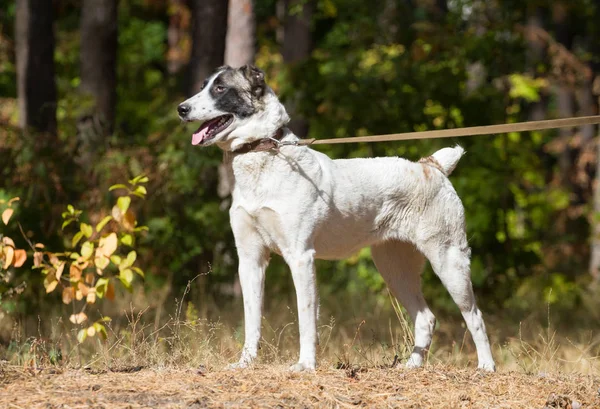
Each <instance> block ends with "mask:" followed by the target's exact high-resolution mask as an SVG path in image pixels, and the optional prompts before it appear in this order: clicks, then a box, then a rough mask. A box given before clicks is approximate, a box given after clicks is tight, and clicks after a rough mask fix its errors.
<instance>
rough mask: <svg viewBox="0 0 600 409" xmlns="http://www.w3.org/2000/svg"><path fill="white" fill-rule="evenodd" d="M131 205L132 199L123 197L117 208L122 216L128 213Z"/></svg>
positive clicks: (118, 200)
mask: <svg viewBox="0 0 600 409" xmlns="http://www.w3.org/2000/svg"><path fill="white" fill-rule="evenodd" d="M130 204H131V198H130V197H129V196H121V197H120V198H118V199H117V207H118V208H119V210H120V211H121V213H122V214H125V213H126V212H127V209H129V205H130Z"/></svg>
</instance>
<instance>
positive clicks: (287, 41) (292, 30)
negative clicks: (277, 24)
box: [280, 0, 315, 64]
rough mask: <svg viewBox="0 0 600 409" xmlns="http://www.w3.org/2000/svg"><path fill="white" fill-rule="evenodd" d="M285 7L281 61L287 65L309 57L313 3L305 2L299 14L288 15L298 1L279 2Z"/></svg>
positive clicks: (286, 0) (285, 0) (284, 0)
mask: <svg viewBox="0 0 600 409" xmlns="http://www.w3.org/2000/svg"><path fill="white" fill-rule="evenodd" d="M280 1H283V4H284V6H285V8H284V13H285V15H284V16H283V46H282V55H283V61H284V62H285V63H287V64H294V63H297V62H300V61H302V60H304V59H306V58H308V57H309V56H310V52H311V50H312V46H313V45H312V30H311V27H310V26H311V21H312V16H313V14H314V10H315V3H314V1H306V2H304V5H303V6H302V11H301V12H300V13H294V14H290V8H291V7H293V6H296V5H297V4H298V3H299V2H300V3H302V1H300V0H280Z"/></svg>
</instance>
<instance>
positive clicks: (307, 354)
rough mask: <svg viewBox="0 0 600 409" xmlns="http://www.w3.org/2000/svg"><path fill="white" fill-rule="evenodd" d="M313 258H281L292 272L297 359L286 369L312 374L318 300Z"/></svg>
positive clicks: (310, 252)
mask: <svg viewBox="0 0 600 409" xmlns="http://www.w3.org/2000/svg"><path fill="white" fill-rule="evenodd" d="M314 254H315V252H314V250H305V251H297V252H290V253H287V254H285V253H284V258H285V260H286V262H287V263H288V265H289V266H290V269H291V270H292V278H293V280H294V287H295V288H296V298H297V303H298V326H299V332H300V358H299V359H298V363H296V364H294V365H292V366H291V368H290V370H292V371H294V372H300V371H314V370H315V367H316V364H317V362H316V356H317V344H318V336H317V318H318V314H319V298H318V295H317V281H316V280H317V278H316V271H315V259H314Z"/></svg>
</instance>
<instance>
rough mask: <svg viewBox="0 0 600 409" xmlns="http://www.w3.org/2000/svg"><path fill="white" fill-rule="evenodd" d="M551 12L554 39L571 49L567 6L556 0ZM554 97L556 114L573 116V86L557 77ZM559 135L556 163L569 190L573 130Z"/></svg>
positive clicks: (564, 130)
mask: <svg viewBox="0 0 600 409" xmlns="http://www.w3.org/2000/svg"><path fill="white" fill-rule="evenodd" d="M552 14H553V20H554V31H555V33H556V34H555V35H556V41H558V42H559V43H560V44H561V45H562V46H564V47H565V48H566V49H567V50H569V51H571V49H572V46H573V30H572V27H571V24H570V21H569V20H570V19H569V10H568V6H567V5H566V4H564V3H562V2H556V3H554V4H553V8H552ZM556 97H557V103H558V116H559V117H560V118H568V117H571V116H574V115H575V95H574V93H573V86H572V85H571V84H569V83H568V82H566V81H564V80H562V79H559V84H558V87H557V94H556ZM559 135H560V137H561V139H562V140H563V143H564V144H565V146H564V149H563V151H562V152H561V153H560V156H559V158H558V164H559V167H560V170H561V178H562V181H563V184H564V185H565V186H567V187H568V188H569V190H572V189H573V187H574V186H573V184H572V183H571V170H572V167H573V158H574V156H575V155H576V153H575V152H573V151H572V149H571V148H570V141H571V139H572V138H573V136H574V130H573V129H569V128H562V129H561V130H560V133H559Z"/></svg>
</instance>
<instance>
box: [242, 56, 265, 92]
mask: <svg viewBox="0 0 600 409" xmlns="http://www.w3.org/2000/svg"><path fill="white" fill-rule="evenodd" d="M240 71H241V72H242V74H243V75H244V77H245V78H246V79H247V80H248V82H249V83H250V87H251V90H252V95H254V96H255V97H258V98H260V97H262V96H263V94H264V93H265V87H266V84H265V73H264V72H263V71H262V70H260V69H258V68H256V67H255V66H253V65H249V64H247V65H244V66H243V67H241V68H240Z"/></svg>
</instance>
